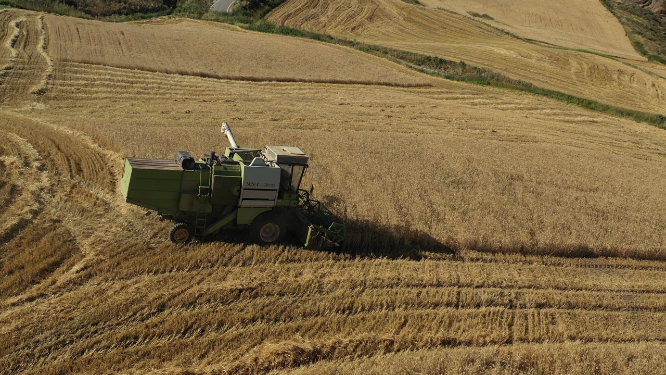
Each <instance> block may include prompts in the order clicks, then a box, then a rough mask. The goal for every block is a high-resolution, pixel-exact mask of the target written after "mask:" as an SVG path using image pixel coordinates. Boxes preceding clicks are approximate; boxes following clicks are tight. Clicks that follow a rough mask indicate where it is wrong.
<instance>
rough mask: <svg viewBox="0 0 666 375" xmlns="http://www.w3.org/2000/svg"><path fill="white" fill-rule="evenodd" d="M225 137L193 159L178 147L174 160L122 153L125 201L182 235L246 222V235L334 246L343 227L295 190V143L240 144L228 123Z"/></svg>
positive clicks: (301, 165)
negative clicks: (220, 147)
mask: <svg viewBox="0 0 666 375" xmlns="http://www.w3.org/2000/svg"><path fill="white" fill-rule="evenodd" d="M222 132H223V133H224V134H226V136H227V138H229V142H230V143H231V147H227V148H226V150H225V152H224V156H218V155H216V153H215V152H214V151H211V152H210V154H207V155H205V157H204V158H202V159H200V160H199V161H195V159H194V158H193V157H192V156H191V155H190V154H189V153H187V152H185V151H179V152H178V153H177V154H176V159H175V160H158V159H142V158H127V159H126V160H125V172H124V174H123V180H122V186H121V189H122V194H123V196H124V197H125V201H126V202H127V203H131V204H135V205H137V206H141V207H145V208H147V209H150V210H154V211H156V212H157V214H158V215H159V216H160V217H161V218H164V219H170V220H172V221H174V222H175V223H176V224H175V225H174V226H173V228H171V231H170V233H169V238H170V239H171V241H173V242H175V243H186V242H189V241H190V240H192V239H193V238H198V239H199V240H203V239H204V238H205V237H207V236H210V235H213V234H215V233H217V232H218V231H220V230H222V229H243V228H249V235H250V237H251V239H252V241H253V242H255V243H257V244H260V245H267V244H273V243H278V242H280V241H282V240H284V239H285V237H286V235H287V234H288V233H290V234H292V235H293V236H294V237H296V238H297V239H298V240H300V241H301V242H302V243H303V244H304V245H305V247H308V248H335V247H339V246H341V244H342V241H343V240H344V239H345V233H346V227H345V225H344V224H342V223H340V220H338V219H337V218H336V217H335V216H334V215H333V214H332V213H331V212H330V211H328V210H327V209H326V208H324V206H323V205H322V204H321V203H320V202H318V201H316V200H313V199H311V198H310V195H311V193H312V188H311V189H310V191H306V190H301V189H300V185H301V181H302V179H303V175H304V174H305V171H306V170H307V168H308V159H309V157H308V156H307V155H306V154H305V153H303V152H302V151H301V150H300V149H298V148H297V147H286V146H266V147H265V148H264V149H263V150H261V149H250V148H241V147H239V146H238V145H237V144H236V141H235V139H234V136H233V134H232V133H231V129H230V128H229V125H227V123H224V124H223V126H222Z"/></svg>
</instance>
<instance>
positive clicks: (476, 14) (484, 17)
mask: <svg viewBox="0 0 666 375" xmlns="http://www.w3.org/2000/svg"><path fill="white" fill-rule="evenodd" d="M467 14H469V15H470V16H472V17H477V18H483V19H486V20H491V21H492V20H494V18H492V17H491V16H489V15H487V14H485V13H484V14H481V13H477V12H467Z"/></svg>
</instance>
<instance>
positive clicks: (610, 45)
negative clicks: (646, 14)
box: [422, 0, 641, 60]
mask: <svg viewBox="0 0 666 375" xmlns="http://www.w3.org/2000/svg"><path fill="white" fill-rule="evenodd" d="M422 3H423V4H425V5H426V6H427V7H428V8H444V9H448V10H452V11H454V12H457V13H460V14H463V15H468V14H474V13H476V14H481V15H484V14H485V15H487V16H488V17H489V18H490V19H489V18H488V17H484V18H481V20H482V21H483V22H486V23H489V24H491V25H493V26H496V27H499V28H501V29H504V30H506V31H509V32H511V33H514V34H516V35H518V36H520V37H523V38H526V39H530V40H535V41H538V42H543V43H547V44H552V45H556V46H560V47H569V48H576V49H586V50H591V51H595V52H600V53H604V54H607V55H612V56H619V57H625V58H629V59H637V60H638V59H641V56H640V55H639V54H638V53H637V52H636V51H635V50H634V48H633V46H632V45H631V43H630V42H629V39H628V38H627V36H626V35H625V31H624V29H623V28H622V25H621V24H620V22H619V21H618V20H617V19H616V18H615V17H614V16H613V14H611V13H610V12H609V11H608V10H607V9H606V8H604V6H603V5H602V4H601V3H600V2H599V1H598V0H583V1H580V0H578V1H574V0H557V1H534V0H519V1H511V0H500V1H487V0H472V1H464V2H461V1H454V0H423V1H422Z"/></svg>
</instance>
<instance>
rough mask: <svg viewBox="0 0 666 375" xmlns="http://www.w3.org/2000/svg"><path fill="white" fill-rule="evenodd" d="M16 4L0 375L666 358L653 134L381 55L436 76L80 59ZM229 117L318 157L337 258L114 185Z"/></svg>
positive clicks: (10, 34)
mask: <svg viewBox="0 0 666 375" xmlns="http://www.w3.org/2000/svg"><path fill="white" fill-rule="evenodd" d="M0 19H2V22H3V25H8V27H7V28H4V27H3V29H2V30H3V31H4V33H5V35H2V36H0V38H2V42H3V44H2V47H3V49H2V52H1V53H2V55H0V56H2V57H1V58H0V65H5V66H18V64H25V68H21V69H7V70H5V71H6V72H8V73H9V74H8V75H5V76H3V78H2V85H0V90H3V91H2V93H3V96H2V97H1V98H2V100H1V101H2V104H0V275H2V277H1V278H0V369H2V370H0V373H35V374H51V373H54V374H55V373H91V372H121V373H181V374H185V373H195V374H199V373H206V374H208V373H211V374H221V373H268V372H271V371H275V372H294V373H337V372H340V371H342V372H345V373H358V374H361V373H362V374H367V373H382V374H384V373H409V372H414V371H417V370H418V371H422V372H424V373H442V372H444V371H450V372H467V373H517V372H534V373H543V372H545V373H554V374H565V373H566V374H570V373H581V374H582V373H590V372H594V371H597V372H602V373H610V372H613V373H635V374H637V373H640V374H644V373H658V372H659V371H660V369H661V365H662V364H663V362H664V360H665V359H666V358H664V357H665V355H664V353H666V351H665V350H664V341H665V340H666V325H665V324H666V323H664V322H666V320H665V319H664V318H665V317H666V316H665V315H666V284H665V283H664V279H665V277H666V264H665V263H664V259H666V252H665V251H664V244H665V243H666V235H665V234H664V230H663V229H664V225H663V223H664V222H666V217H664V216H665V215H666V214H665V213H664V212H663V210H662V209H661V207H663V206H664V203H666V202H664V198H663V194H662V189H661V187H662V186H664V183H665V182H666V181H664V179H665V178H666V173H664V172H665V171H664V165H666V163H664V162H665V161H666V160H665V159H666V132H664V131H663V130H661V129H658V128H655V127H651V126H648V125H644V124H638V123H635V122H632V121H629V120H623V119H618V118H615V117H612V116H608V115H602V114H599V113H597V112H592V111H587V110H584V109H581V108H579V107H576V106H570V105H565V104H562V103H560V102H556V101H551V100H548V99H544V98H539V97H536V96H532V95H527V94H521V93H515V92H507V91H503V90H498V89H491V88H485V87H480V86H473V85H467V84H463V83H456V82H450V81H444V80H439V79H436V78H432V77H426V76H424V77H420V76H415V75H413V74H414V73H409V74H408V73H405V75H402V76H401V75H396V73H395V72H401V69H402V68H400V67H395V68H394V67H392V66H390V65H389V64H388V63H386V62H381V63H378V64H377V65H376V69H377V70H376V71H377V72H383V73H377V76H376V78H374V79H375V80H376V81H377V82H387V80H388V79H389V78H390V79H394V78H395V77H409V79H416V81H418V82H423V83H425V84H426V85H419V86H418V87H409V86H408V85H403V86H400V85H387V84H376V82H370V81H368V82H357V83H354V84H352V83H330V82H329V83H324V82H297V81H296V80H297V78H298V77H299V76H297V74H298V73H294V72H293V71H288V70H282V71H281V74H282V75H283V77H286V78H290V77H291V79H293V81H287V80H286V79H285V80H284V82H274V81H270V80H269V81H262V82H256V81H254V80H249V79H243V78H239V79H220V78H212V77H209V78H205V77H198V76H196V75H188V74H165V73H160V72H156V71H146V70H132V69H126V68H120V67H117V66H105V65H104V64H103V61H99V62H96V63H95V64H85V63H81V62H72V61H67V59H66V58H63V57H62V55H58V54H56V53H55V52H52V51H54V49H53V47H52V46H55V45H56V39H57V38H58V36H57V35H56V34H53V33H52V30H54V29H53V28H51V26H49V25H51V23H49V22H51V21H50V17H49V16H44V17H43V18H42V17H41V16H40V15H39V14H35V13H31V12H23V11H14V10H11V11H4V12H0ZM41 20H43V22H44V24H45V25H46V27H45V28H43V27H42V26H40V25H41V24H40V22H41ZM28 21H30V22H28ZM59 22H60V20H59ZM62 22H65V21H62ZM72 22H73V21H72ZM65 23H66V22H65ZM201 25H206V24H204V23H202V24H201ZM122 26H125V25H114V27H118V29H117V30H119V31H123V32H124V31H125V30H124V29H123V28H122ZM127 26H128V30H131V29H133V28H134V25H127ZM211 27H214V26H211ZM45 29H46V30H47V32H48V34H44V33H43V30H45ZM17 30H18V31H17ZM90 30H91V29H89V30H88V33H89V34H87V35H94V33H93V32H92V31H90ZM129 33H130V31H127V34H129ZM249 34H251V33H249ZM14 35H18V36H17V37H16V36H14ZM21 40H25V41H26V42H22V41H21ZM40 40H41V41H44V42H40ZM14 41H16V42H14ZM28 41H32V42H28ZM285 43H286V42H285ZM308 48H309V47H308ZM339 50H340V51H343V52H344V49H342V48H340V49H339ZM44 51H46V52H44ZM240 51H242V50H239V55H240V54H241V53H240ZM42 52H44V53H42ZM251 52H252V51H251ZM345 53H346V52H345ZM353 53H355V52H349V54H353ZM254 56H255V55H254V53H248V54H246V55H243V56H236V58H237V59H239V60H243V61H252V59H253V58H254ZM180 58H183V57H179V56H176V57H174V60H175V61H178V59H180ZM140 59H141V57H137V60H136V61H139V60H140ZM183 59H184V58H183ZM132 61H134V60H131V59H129V62H130V63H131V62H132ZM367 61H368V64H374V63H373V61H375V60H374V59H369V60H367ZM109 65H113V64H109ZM247 66H248V67H251V65H250V64H248V65H247ZM247 69H248V70H247V72H246V73H244V76H249V77H252V76H255V77H263V75H262V74H264V73H263V72H265V70H262V69H265V67H260V66H258V67H256V69H255V70H252V69H250V68H247ZM350 69H351V70H350V72H351V73H350V75H353V74H354V73H353V72H354V71H355V70H354V69H355V68H354V67H351V68H350ZM382 69H383V70H382ZM155 70H158V69H155ZM339 72H340V73H336V74H343V73H344V71H343V70H342V68H341V70H340V71H339ZM12 74H14V75H12ZM412 77H416V78H412ZM25 85H27V86H30V87H29V89H27V88H25V87H24V86H25ZM405 86H406V87H405ZM35 87H37V88H38V89H37V90H35V89H34V88H35ZM222 121H229V123H230V124H231V126H232V127H233V129H234V133H235V135H236V138H237V139H238V141H239V143H240V144H241V145H247V146H260V145H263V144H270V143H284V144H293V145H297V146H299V147H301V148H302V149H303V150H305V151H306V152H308V153H309V154H310V155H311V157H312V159H311V162H312V163H311V168H310V170H309V172H308V175H307V181H306V184H309V183H314V185H315V186H316V188H315V194H316V195H317V196H318V197H320V198H322V199H323V200H324V201H325V202H327V203H328V205H329V206H330V207H331V208H333V209H334V210H335V211H336V212H337V213H339V214H341V215H342V216H344V217H345V218H346V219H347V221H348V223H349V225H350V236H349V239H348V241H347V247H346V248H345V249H344V250H343V251H340V252H337V253H328V252H317V251H309V250H304V249H301V248H299V247H298V246H295V245H293V244H285V245H282V246H275V247H267V248H260V247H257V246H255V245H250V244H247V243H245V242H244V238H243V236H242V235H239V236H229V238H227V240H228V242H210V243H203V244H201V243H193V244H190V245H187V246H175V245H172V244H170V243H168V242H167V240H166V232H167V230H168V227H169V226H170V225H169V223H165V222H159V221H157V220H156V219H155V218H154V217H152V216H147V215H145V212H144V211H143V210H140V209H137V208H135V207H132V206H129V205H127V204H125V203H124V202H122V196H121V195H120V193H119V191H118V183H119V176H120V173H121V168H122V163H123V157H125V156H144V157H155V158H158V157H168V158H171V157H172V156H173V153H174V152H175V151H177V150H189V151H191V152H193V153H194V154H203V153H204V152H207V151H209V150H215V149H217V150H218V151H219V150H221V149H222V148H223V147H224V146H225V145H226V142H225V140H224V139H223V138H222V136H221V135H220V134H219V124H220V123H221V122H222ZM549 254H550V255H558V256H549Z"/></svg>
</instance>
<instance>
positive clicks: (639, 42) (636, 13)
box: [601, 0, 666, 64]
mask: <svg viewBox="0 0 666 375" xmlns="http://www.w3.org/2000/svg"><path fill="white" fill-rule="evenodd" d="M601 3H602V4H604V6H606V8H608V10H609V11H610V12H611V13H613V15H614V16H615V18H617V19H618V20H619V21H620V23H621V24H622V26H624V29H625V31H626V32H627V35H628V36H629V39H630V40H631V43H632V44H633V46H634V49H635V50H636V52H638V53H640V54H641V55H643V56H645V57H647V58H648V60H650V61H658V62H660V63H662V64H666V19H664V18H660V17H659V16H658V15H657V14H655V13H654V12H652V11H651V10H650V9H645V8H643V7H641V6H640V5H639V4H637V3H636V2H633V1H631V0H601Z"/></svg>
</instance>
